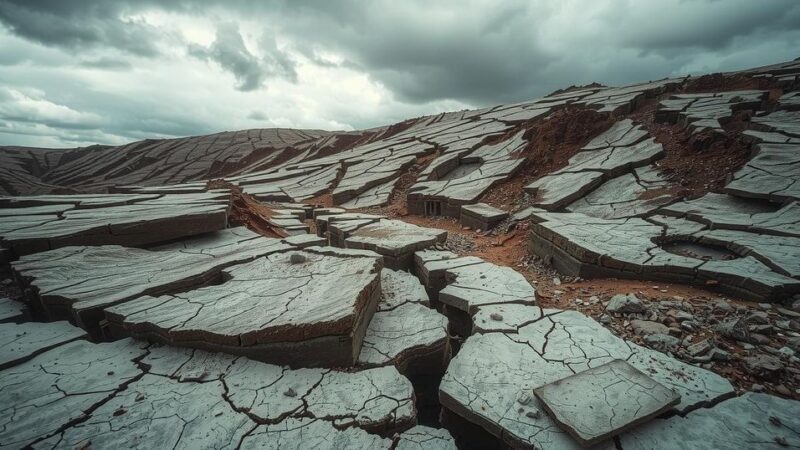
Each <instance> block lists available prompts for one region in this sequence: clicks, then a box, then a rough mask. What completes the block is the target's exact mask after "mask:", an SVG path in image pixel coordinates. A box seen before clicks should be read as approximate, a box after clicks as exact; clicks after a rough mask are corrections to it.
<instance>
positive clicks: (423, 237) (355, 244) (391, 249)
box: [344, 219, 447, 269]
mask: <svg viewBox="0 0 800 450" xmlns="http://www.w3.org/2000/svg"><path fill="white" fill-rule="evenodd" d="M446 239H447V232H446V231H444V230H439V229H436V228H425V227H419V226H416V225H413V224H410V223H406V222H402V221H399V220H387V219H381V220H380V221H379V222H377V223H373V224H369V225H366V226H363V227H361V228H359V229H357V230H355V231H354V232H353V233H352V234H350V236H349V237H347V238H346V239H345V241H344V242H345V247H347V248H354V249H362V250H371V251H374V252H376V253H378V254H380V255H382V256H383V257H384V261H385V263H386V267H389V268H391V269H406V268H410V267H411V264H412V263H413V255H414V252H416V251H418V250H422V249H425V248H427V247H431V246H433V245H435V244H437V243H443V242H444V241H445V240H446Z"/></svg>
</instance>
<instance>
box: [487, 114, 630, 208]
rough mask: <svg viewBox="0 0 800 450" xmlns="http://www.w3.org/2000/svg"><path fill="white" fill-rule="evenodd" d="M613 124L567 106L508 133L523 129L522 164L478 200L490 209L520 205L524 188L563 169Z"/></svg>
mask: <svg viewBox="0 0 800 450" xmlns="http://www.w3.org/2000/svg"><path fill="white" fill-rule="evenodd" d="M614 122H615V120H614V119H612V118H611V116H610V115H608V114H604V113H599V112H597V111H595V110H593V109H589V108H582V107H581V108H577V107H566V108H562V109H560V110H558V111H556V112H554V113H553V114H551V115H550V116H549V117H548V118H547V119H545V120H536V121H532V122H529V123H526V124H523V125H521V126H519V127H515V128H514V129H512V130H511V131H509V132H508V133H507V135H513V134H516V133H518V132H519V130H520V129H524V130H526V131H525V134H524V137H525V139H526V140H528V145H527V146H526V147H525V148H524V149H523V150H522V151H521V152H519V154H518V155H516V156H518V157H521V158H525V162H524V163H523V164H522V167H520V169H519V170H518V172H517V173H516V174H515V175H514V176H513V177H511V179H510V180H508V181H505V182H502V183H498V184H497V185H495V186H492V188H490V189H489V191H488V192H487V193H486V194H485V195H484V196H483V197H482V198H481V201H482V202H485V203H488V204H490V205H492V206H495V207H498V208H503V209H509V208H510V206H511V205H514V206H515V207H517V206H524V205H520V201H521V199H522V197H523V194H524V190H523V188H524V187H525V186H526V185H528V184H529V183H531V182H532V181H534V180H536V179H538V178H539V177H541V176H543V175H547V174H548V173H551V172H554V171H556V170H558V169H561V168H563V167H565V166H566V165H567V164H568V163H569V159H570V158H571V157H572V156H573V155H575V153H577V152H578V150H579V149H580V148H581V147H583V146H584V145H586V144H587V143H588V142H589V141H590V140H591V139H592V138H594V137H595V136H597V135H599V134H600V133H602V132H604V131H606V130H607V129H608V128H610V127H611V125H613V124H614Z"/></svg>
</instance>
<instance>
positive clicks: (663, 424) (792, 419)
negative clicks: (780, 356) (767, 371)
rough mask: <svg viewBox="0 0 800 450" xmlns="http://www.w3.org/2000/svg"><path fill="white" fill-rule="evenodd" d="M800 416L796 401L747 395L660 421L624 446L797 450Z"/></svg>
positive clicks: (632, 449)
mask: <svg viewBox="0 0 800 450" xmlns="http://www.w3.org/2000/svg"><path fill="white" fill-rule="evenodd" d="M799 417H800V403H798V402H797V401H795V400H788V399H782V398H779V397H775V396H771V395H766V394H754V393H745V394H744V395H742V396H741V397H736V398H732V399H730V400H726V401H724V402H722V403H719V404H718V405H715V406H713V407H711V408H707V409H698V410H696V411H693V412H691V413H689V414H687V415H686V416H672V417H670V418H667V419H657V420H654V421H652V422H650V423H648V424H646V425H643V426H641V427H639V428H636V429H633V430H631V431H629V432H628V433H626V434H623V435H622V436H620V443H621V447H622V448H624V449H626V450H637V449H653V448H659V449H679V448H680V449H705V448H739V447H741V446H742V445H746V446H753V447H758V448H771V449H780V448H785V447H797V446H800V437H798V435H797V432H796V430H797V429H798V427H800V421H799V420H798V418H799ZM780 442H784V444H781V443H780Z"/></svg>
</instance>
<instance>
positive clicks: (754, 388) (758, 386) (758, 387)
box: [750, 383, 764, 392]
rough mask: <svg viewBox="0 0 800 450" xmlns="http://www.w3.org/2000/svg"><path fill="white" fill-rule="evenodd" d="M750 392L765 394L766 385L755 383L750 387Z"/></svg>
mask: <svg viewBox="0 0 800 450" xmlns="http://www.w3.org/2000/svg"><path fill="white" fill-rule="evenodd" d="M750 390H751V391H753V392H764V385H763V384H757V383H753V385H752V386H750Z"/></svg>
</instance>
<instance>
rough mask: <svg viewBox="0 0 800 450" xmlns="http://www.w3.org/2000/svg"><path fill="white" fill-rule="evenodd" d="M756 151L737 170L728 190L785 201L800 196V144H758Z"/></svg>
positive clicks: (743, 194) (735, 193)
mask: <svg viewBox="0 0 800 450" xmlns="http://www.w3.org/2000/svg"><path fill="white" fill-rule="evenodd" d="M756 151H757V153H756V155H755V157H753V159H751V160H750V162H748V163H747V165H745V166H744V167H743V168H742V169H740V170H739V171H738V172H736V173H734V174H733V180H732V181H731V182H730V183H728V184H727V185H726V186H725V192H727V193H729V194H733V195H738V196H740V197H750V198H761V199H765V200H769V201H771V202H777V203H782V202H785V201H791V200H800V181H799V180H798V177H797V174H798V173H800V144H766V143H763V144H758V145H756Z"/></svg>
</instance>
